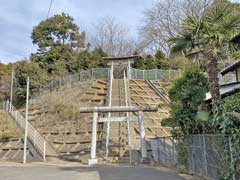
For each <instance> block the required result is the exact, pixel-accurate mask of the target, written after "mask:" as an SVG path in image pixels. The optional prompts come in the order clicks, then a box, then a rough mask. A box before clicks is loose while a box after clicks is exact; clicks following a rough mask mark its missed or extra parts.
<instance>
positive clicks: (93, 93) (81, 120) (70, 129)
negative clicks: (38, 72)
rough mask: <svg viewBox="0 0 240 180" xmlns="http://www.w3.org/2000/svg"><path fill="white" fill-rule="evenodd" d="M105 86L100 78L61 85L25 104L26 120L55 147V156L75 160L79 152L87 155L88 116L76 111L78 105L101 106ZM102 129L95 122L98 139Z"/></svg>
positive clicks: (88, 141)
mask: <svg viewBox="0 0 240 180" xmlns="http://www.w3.org/2000/svg"><path fill="white" fill-rule="evenodd" d="M106 86H107V83H106V82H105V81H101V80H98V81H94V82H81V83H79V84H75V85H73V86H71V85H69V86H64V87H62V88H61V89H59V90H58V91H54V92H52V93H49V94H46V95H43V96H41V97H39V98H38V99H36V100H35V101H33V102H32V104H31V105H30V107H29V108H30V109H29V122H30V123H31V124H32V125H33V126H34V127H35V128H36V129H37V130H38V131H39V132H40V133H41V134H42V135H43V137H44V138H45V139H46V140H47V142H48V145H49V146H51V147H52V149H54V150H55V156H59V157H60V158H63V159H68V160H79V159H82V158H81V157H80V156H81V155H82V156H85V154H86V155H87V156H88V155H89V149H90V142H91V129H92V128H91V126H92V115H91V114H80V113H79V107H80V106H100V105H104V104H105V98H106V94H107V87H106ZM102 128H103V125H102V124H99V126H98V129H99V131H98V139H99V142H100V141H101V138H102V132H103V131H102ZM47 155H48V154H47ZM49 156H53V154H50V155H49ZM83 159H86V158H83Z"/></svg>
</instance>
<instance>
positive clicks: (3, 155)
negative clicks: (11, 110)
mask: <svg viewBox="0 0 240 180" xmlns="http://www.w3.org/2000/svg"><path fill="white" fill-rule="evenodd" d="M28 147H31V144H28ZM22 159H23V133H22V132H21V131H20V129H19V128H18V127H17V125H16V124H15V123H14V121H13V120H12V118H11V117H10V115H8V114H7V113H6V112H4V111H0V160H1V161H15V162H16V161H17V162H22ZM36 160H40V158H39V155H38V154H37V152H36V151H35V150H34V149H32V148H28V149H27V161H28V162H29V161H36Z"/></svg>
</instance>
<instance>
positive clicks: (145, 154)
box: [138, 111, 147, 162]
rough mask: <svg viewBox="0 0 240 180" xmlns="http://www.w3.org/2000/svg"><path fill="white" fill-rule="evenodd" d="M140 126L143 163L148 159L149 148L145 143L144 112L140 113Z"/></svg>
mask: <svg viewBox="0 0 240 180" xmlns="http://www.w3.org/2000/svg"><path fill="white" fill-rule="evenodd" d="M138 124H139V132H140V143H141V156H142V157H141V158H142V159H141V161H142V162H143V161H144V160H146V159H147V148H146V142H145V129H144V117H143V112H142V111H138Z"/></svg>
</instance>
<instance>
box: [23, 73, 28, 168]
mask: <svg viewBox="0 0 240 180" xmlns="http://www.w3.org/2000/svg"><path fill="white" fill-rule="evenodd" d="M28 97H29V77H27V95H26V111H25V113H26V115H25V134H24V153H23V163H24V164H25V163H26V157H27V134H28Z"/></svg>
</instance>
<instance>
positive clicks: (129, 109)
mask: <svg viewBox="0 0 240 180" xmlns="http://www.w3.org/2000/svg"><path fill="white" fill-rule="evenodd" d="M157 110H158V107H157V106H111V107H109V106H102V107H80V113H93V123H92V141H91V155H90V159H89V160H88V164H89V165H94V164H97V158H96V147H97V122H98V113H109V112H137V113H138V118H137V120H138V124H139V132H140V144H141V161H142V162H143V161H144V160H146V159H147V148H146V142H145V129H144V116H143V112H145V111H148V112H149V111H157ZM124 118H125V119H124ZM127 118H128V117H122V118H116V117H112V118H111V117H107V118H101V121H124V120H127Z"/></svg>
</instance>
